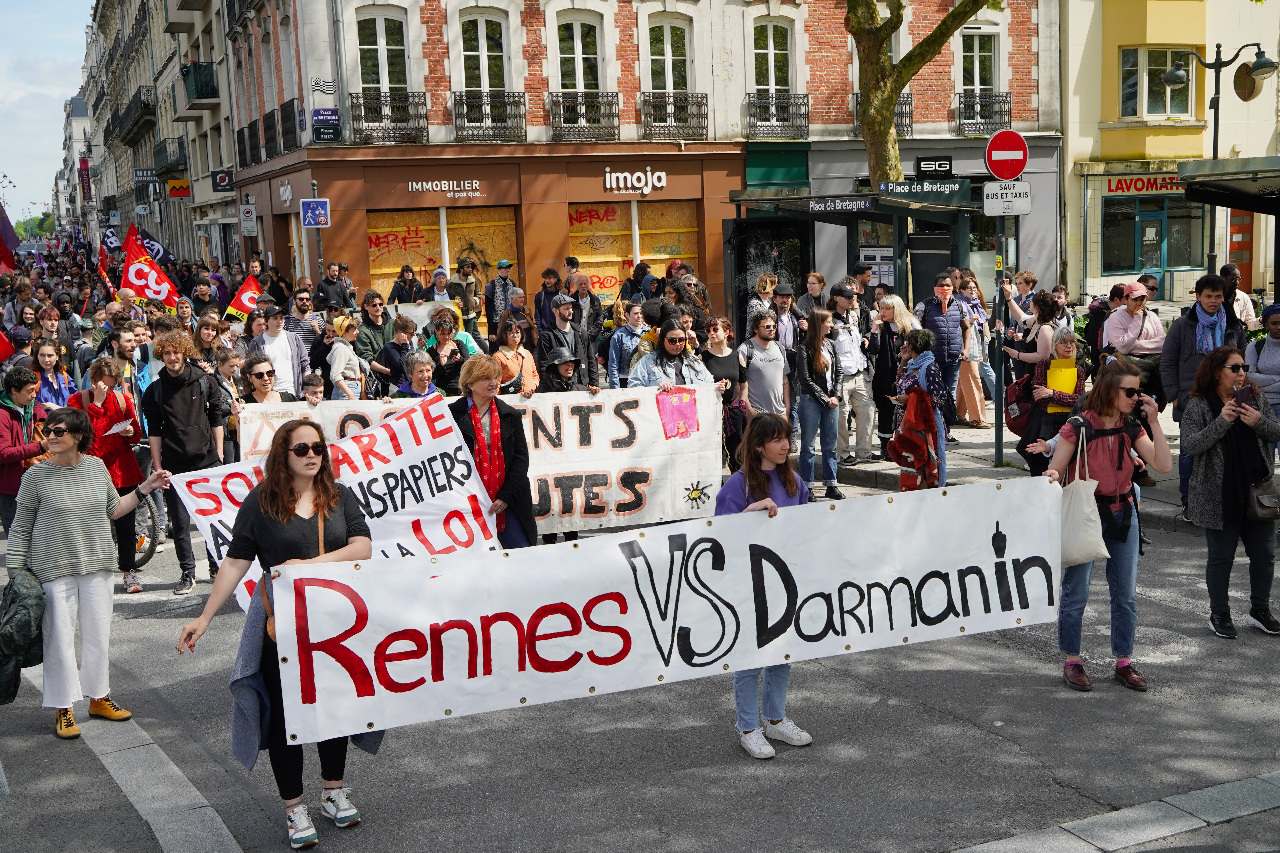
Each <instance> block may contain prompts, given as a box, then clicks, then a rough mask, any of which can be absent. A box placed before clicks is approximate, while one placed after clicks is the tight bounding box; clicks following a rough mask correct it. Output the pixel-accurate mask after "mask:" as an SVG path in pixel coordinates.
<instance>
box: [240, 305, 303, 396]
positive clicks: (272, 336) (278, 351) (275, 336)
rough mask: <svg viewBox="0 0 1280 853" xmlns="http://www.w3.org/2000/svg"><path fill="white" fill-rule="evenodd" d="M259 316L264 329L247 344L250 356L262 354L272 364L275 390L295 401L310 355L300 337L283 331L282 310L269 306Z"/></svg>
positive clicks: (299, 391) (299, 392)
mask: <svg viewBox="0 0 1280 853" xmlns="http://www.w3.org/2000/svg"><path fill="white" fill-rule="evenodd" d="M262 315H263V317H265V318H266V321H267V329H266V331H265V332H263V333H262V334H261V335H258V336H257V337H256V338H254V339H253V342H252V343H251V344H249V353H250V354H252V353H255V352H258V351H259V350H261V351H262V352H265V353H266V354H267V357H268V358H270V359H271V363H272V364H273V365H275V371H276V380H275V390H277V391H280V392H281V393H285V392H287V393H289V394H291V395H293V399H295V400H297V399H298V398H299V397H301V396H302V377H303V376H305V375H306V374H307V373H308V372H310V370H311V356H310V354H309V353H308V352H307V350H306V348H305V347H303V345H302V338H300V337H298V336H297V335H295V334H294V333H293V332H290V331H287V330H286V329H285V327H284V309H283V308H281V307H280V306H279V305H269V306H267V308H266V309H264V310H263V312H262Z"/></svg>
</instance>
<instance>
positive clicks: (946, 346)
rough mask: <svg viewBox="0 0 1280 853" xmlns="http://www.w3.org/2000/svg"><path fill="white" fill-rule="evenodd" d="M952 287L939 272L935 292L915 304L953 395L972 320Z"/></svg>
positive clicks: (917, 316)
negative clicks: (930, 333)
mask: <svg viewBox="0 0 1280 853" xmlns="http://www.w3.org/2000/svg"><path fill="white" fill-rule="evenodd" d="M952 289H953V288H952V282H951V277H950V276H949V275H947V274H946V273H939V274H938V276H937V279H936V280H935V281H934V284H933V296H930V297H929V298H928V299H926V300H924V301H923V302H921V303H920V304H919V305H917V306H916V308H915V315H916V319H917V320H919V321H920V326H921V328H924V329H928V330H929V331H930V332H933V338H934V344H933V346H934V351H933V357H934V359H935V361H936V362H937V365H938V369H939V370H941V371H942V379H943V381H944V382H946V384H947V387H948V388H950V389H951V396H952V398H953V399H954V398H955V394H956V388H957V386H958V385H959V382H960V357H961V356H962V355H963V354H964V343H965V339H966V337H967V335H968V332H969V326H970V322H969V316H968V312H967V311H966V310H965V308H964V306H963V305H962V304H961V303H960V301H959V300H957V299H955V298H953V297H952ZM1046 296H1048V294H1046ZM1050 301H1052V298H1050Z"/></svg>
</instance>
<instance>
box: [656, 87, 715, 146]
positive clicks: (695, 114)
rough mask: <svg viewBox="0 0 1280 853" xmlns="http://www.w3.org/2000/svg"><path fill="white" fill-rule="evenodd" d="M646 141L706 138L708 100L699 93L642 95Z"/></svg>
mask: <svg viewBox="0 0 1280 853" xmlns="http://www.w3.org/2000/svg"><path fill="white" fill-rule="evenodd" d="M640 118H641V124H642V126H643V133H644V138H645V139H650V140H653V139H683V140H700V139H706V138H707V96H706V95H705V94H702V93H700V92H641V93H640Z"/></svg>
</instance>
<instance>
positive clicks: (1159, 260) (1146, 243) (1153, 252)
mask: <svg viewBox="0 0 1280 853" xmlns="http://www.w3.org/2000/svg"><path fill="white" fill-rule="evenodd" d="M1164 231H1165V218H1164V213H1163V211H1162V212H1160V213H1140V214H1138V264H1139V266H1140V267H1141V268H1142V271H1143V272H1144V273H1149V274H1151V275H1154V276H1155V277H1156V278H1158V279H1159V280H1160V288H1161V291H1163V289H1164V268H1165V239H1164V237H1165V235H1164ZM1161 291H1157V292H1156V298H1157V299H1161V298H1163V296H1164V294H1163V293H1162V292H1161Z"/></svg>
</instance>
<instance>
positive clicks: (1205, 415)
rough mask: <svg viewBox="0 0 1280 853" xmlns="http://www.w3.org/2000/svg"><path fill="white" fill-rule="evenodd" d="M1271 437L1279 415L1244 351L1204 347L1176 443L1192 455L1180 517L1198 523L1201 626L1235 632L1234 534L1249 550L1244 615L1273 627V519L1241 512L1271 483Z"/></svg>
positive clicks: (1256, 624)
mask: <svg viewBox="0 0 1280 853" xmlns="http://www.w3.org/2000/svg"><path fill="white" fill-rule="evenodd" d="M1275 441H1280V421H1277V419H1276V414H1275V410H1273V409H1272V408H1271V404H1270V403H1269V402H1268V401H1267V397H1266V395H1265V394H1264V393H1262V391H1261V389H1259V388H1258V386H1257V385H1255V384H1254V383H1253V382H1251V381H1250V380H1249V368H1248V367H1247V366H1246V365H1245V360H1244V353H1242V352H1240V350H1238V349H1236V348H1235V347H1218V348H1217V349H1215V350H1212V351H1210V352H1209V354H1208V355H1206V356H1205V357H1204V360H1203V361H1202V362H1200V368H1199V369H1198V370H1197V371H1196V382H1195V385H1194V386H1193V387H1192V389H1191V399H1190V400H1189V401H1188V402H1187V408H1186V411H1184V412H1183V413H1182V443H1181V448H1180V449H1181V450H1182V452H1183V453H1187V454H1190V455H1191V457H1192V459H1193V461H1192V467H1191V479H1190V481H1188V484H1187V517H1188V518H1190V519H1191V522H1192V523H1193V524H1197V525H1199V526H1200V527H1203V528H1204V538H1205V543H1206V544H1207V545H1208V548H1209V557H1208V562H1207V563H1206V565H1205V571H1204V575H1205V584H1206V586H1207V587H1208V589H1209V627H1210V628H1211V629H1212V630H1213V633H1215V634H1217V635H1218V636H1219V637H1222V638H1223V639H1227V640H1234V639H1235V638H1236V628H1235V625H1234V624H1233V623H1232V621H1231V605H1230V602H1229V601H1228V597H1227V592H1228V588H1229V587H1230V584H1231V566H1232V563H1234V562H1235V555H1236V546H1237V545H1238V544H1239V543H1240V542H1241V541H1242V540H1243V542H1244V552H1245V554H1246V555H1247V556H1248V557H1249V617H1248V619H1247V620H1246V622H1247V624H1248V625H1250V626H1251V627H1253V628H1256V629H1258V630H1259V631H1262V632H1263V633H1264V634H1280V621H1277V620H1276V619H1275V617H1273V616H1272V615H1271V582H1272V580H1273V578H1274V576H1275V557H1276V523H1275V520H1274V519H1270V518H1251V517H1250V515H1251V513H1250V512H1249V510H1250V507H1249V503H1250V501H1251V500H1252V495H1253V487H1255V486H1260V485H1262V484H1264V483H1270V482H1271V476H1272V474H1273V473H1274V468H1273V464H1272V461H1271V454H1270V453H1269V452H1268V449H1267V448H1268V445H1269V444H1271V443H1272V442H1275Z"/></svg>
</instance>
